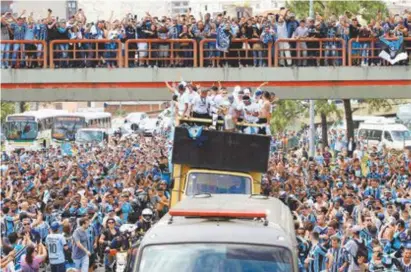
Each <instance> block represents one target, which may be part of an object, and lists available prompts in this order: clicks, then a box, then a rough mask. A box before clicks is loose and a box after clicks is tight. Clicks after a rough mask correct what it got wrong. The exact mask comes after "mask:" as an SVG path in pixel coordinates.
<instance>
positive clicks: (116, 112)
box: [114, 109, 127, 117]
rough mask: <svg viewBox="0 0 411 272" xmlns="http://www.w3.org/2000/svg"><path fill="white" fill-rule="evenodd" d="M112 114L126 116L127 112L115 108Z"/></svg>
mask: <svg viewBox="0 0 411 272" xmlns="http://www.w3.org/2000/svg"><path fill="white" fill-rule="evenodd" d="M114 115H115V116H122V117H123V116H126V115H127V112H126V111H125V110H122V109H117V110H116V111H115V112H114Z"/></svg>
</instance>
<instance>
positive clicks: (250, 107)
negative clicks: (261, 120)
mask: <svg viewBox="0 0 411 272" xmlns="http://www.w3.org/2000/svg"><path fill="white" fill-rule="evenodd" d="M242 111H243V113H244V122H247V123H252V124H254V123H257V122H258V111H259V109H258V105H257V104H256V103H253V102H252V101H251V98H250V97H249V96H247V95H244V96H243V106H242Z"/></svg>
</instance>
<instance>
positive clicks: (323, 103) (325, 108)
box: [314, 99, 343, 120]
mask: <svg viewBox="0 0 411 272" xmlns="http://www.w3.org/2000/svg"><path fill="white" fill-rule="evenodd" d="M314 110H315V114H316V115H320V114H325V115H326V116H327V117H334V116H335V117H337V120H341V119H342V115H343V111H342V110H340V109H339V108H338V107H337V105H336V104H335V103H328V100H325V99H321V100H316V101H315V109H314Z"/></svg>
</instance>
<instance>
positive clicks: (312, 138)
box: [309, 0, 325, 157]
mask: <svg viewBox="0 0 411 272" xmlns="http://www.w3.org/2000/svg"><path fill="white" fill-rule="evenodd" d="M313 6H314V0H310V17H311V18H314V7H313ZM314 118H315V112H314V100H312V99H311V100H310V131H309V132H310V136H309V137H310V152H309V155H310V156H311V157H314V152H315V124H314V123H315V121H314ZM324 144H325V143H324Z"/></svg>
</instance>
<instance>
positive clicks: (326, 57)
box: [274, 38, 346, 67]
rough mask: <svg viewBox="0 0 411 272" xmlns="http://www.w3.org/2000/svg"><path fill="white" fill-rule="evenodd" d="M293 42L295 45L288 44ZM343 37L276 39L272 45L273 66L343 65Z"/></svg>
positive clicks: (344, 52)
mask: <svg viewBox="0 0 411 272" xmlns="http://www.w3.org/2000/svg"><path fill="white" fill-rule="evenodd" d="M290 43H295V47H292V46H290ZM345 56H346V46H345V41H344V40H343V39H338V38H336V39H329V38H326V39H318V38H304V39H301V38H300V39H278V40H277V41H276V42H275V45H274V66H275V67H278V66H280V65H285V64H287V65H288V66H291V65H292V64H293V61H294V64H297V65H298V66H328V65H331V66H345V59H346V57H345Z"/></svg>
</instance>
